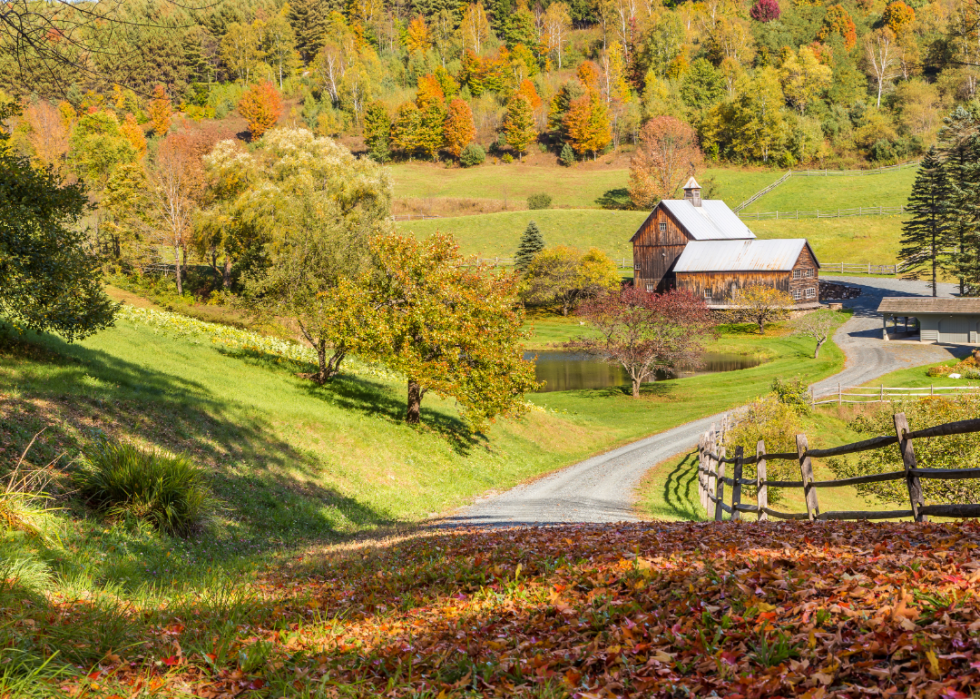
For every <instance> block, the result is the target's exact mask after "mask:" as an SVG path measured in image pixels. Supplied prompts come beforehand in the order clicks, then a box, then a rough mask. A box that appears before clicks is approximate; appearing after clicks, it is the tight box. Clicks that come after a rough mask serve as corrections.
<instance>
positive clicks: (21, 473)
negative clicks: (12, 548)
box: [0, 430, 54, 537]
mask: <svg viewBox="0 0 980 699" xmlns="http://www.w3.org/2000/svg"><path fill="white" fill-rule="evenodd" d="M43 431H44V430H41V432H43ZM40 434H41V433H40V432H39V433H38V434H36V435H34V437H33V439H31V441H30V443H29V444H28V445H27V447H26V448H25V449H24V452H23V453H22V454H21V455H20V458H19V459H18V460H17V464H16V465H15V466H14V468H13V469H12V470H11V471H10V473H8V474H7V476H6V478H5V479H4V481H3V483H2V485H0V531H3V532H6V531H12V532H23V533H25V534H27V535H28V536H31V537H36V536H41V535H42V534H43V532H44V530H45V528H46V526H47V525H48V524H49V514H50V512H51V510H50V509H47V508H44V507H41V503H42V502H44V501H46V500H48V499H50V498H49V496H48V494H47V493H46V492H45V486H46V485H47V483H48V481H49V480H50V476H49V475H48V469H30V468H24V463H25V460H26V459H27V454H28V452H29V451H30V450H31V447H32V446H34V442H35V441H36V440H37V438H38V437H39V436H40ZM53 463H54V462H52V463H51V464H48V467H50V466H52V465H53Z"/></svg>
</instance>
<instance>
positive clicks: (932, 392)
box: [929, 383, 936, 396]
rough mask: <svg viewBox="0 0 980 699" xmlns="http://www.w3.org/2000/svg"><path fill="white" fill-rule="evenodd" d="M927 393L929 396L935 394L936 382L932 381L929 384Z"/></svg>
mask: <svg viewBox="0 0 980 699" xmlns="http://www.w3.org/2000/svg"><path fill="white" fill-rule="evenodd" d="M929 395H930V396H934V395H936V384H934V383H931V384H929Z"/></svg>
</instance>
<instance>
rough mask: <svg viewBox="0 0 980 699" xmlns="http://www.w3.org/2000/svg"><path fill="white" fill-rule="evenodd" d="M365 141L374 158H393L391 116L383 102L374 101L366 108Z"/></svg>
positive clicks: (382, 159) (379, 159)
mask: <svg viewBox="0 0 980 699" xmlns="http://www.w3.org/2000/svg"><path fill="white" fill-rule="evenodd" d="M364 143H365V145H367V147H368V154H369V155H370V156H371V158H372V159H374V160H376V161H378V162H379V163H384V162H387V161H388V160H390V159H391V117H390V116H389V115H388V108H387V107H385V105H384V103H383V102H372V103H371V104H369V105H368V106H367V109H365V110H364Z"/></svg>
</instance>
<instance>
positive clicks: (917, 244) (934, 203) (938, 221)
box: [901, 147, 953, 296]
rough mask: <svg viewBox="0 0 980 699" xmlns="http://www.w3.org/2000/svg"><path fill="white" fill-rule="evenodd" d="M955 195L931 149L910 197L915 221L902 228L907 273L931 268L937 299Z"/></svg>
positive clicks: (937, 155)
mask: <svg viewBox="0 0 980 699" xmlns="http://www.w3.org/2000/svg"><path fill="white" fill-rule="evenodd" d="M952 194H953V189H952V187H951V186H950V183H949V178H948V177H947V174H946V170H945V168H944V166H943V162H942V160H941V159H940V157H939V154H938V153H937V152H936V149H935V147H933V148H930V149H929V152H928V153H926V156H925V157H924V158H923V159H922V163H921V165H920V166H919V173H918V174H917V175H916V177H915V184H914V185H913V186H912V194H911V195H910V196H909V203H908V210H909V212H910V213H911V214H912V218H910V219H909V220H908V221H906V222H905V224H904V225H903V226H902V252H901V258H902V261H903V263H904V266H905V269H917V268H921V267H926V266H928V267H930V268H931V275H932V295H933V296H936V295H937V293H936V281H937V279H938V276H939V272H940V270H941V269H943V268H944V267H945V261H944V256H945V253H946V249H947V247H948V244H949V232H950V227H951V214H953V210H952V208H951V206H950V198H951V196H952Z"/></svg>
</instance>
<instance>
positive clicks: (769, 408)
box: [725, 393, 803, 503]
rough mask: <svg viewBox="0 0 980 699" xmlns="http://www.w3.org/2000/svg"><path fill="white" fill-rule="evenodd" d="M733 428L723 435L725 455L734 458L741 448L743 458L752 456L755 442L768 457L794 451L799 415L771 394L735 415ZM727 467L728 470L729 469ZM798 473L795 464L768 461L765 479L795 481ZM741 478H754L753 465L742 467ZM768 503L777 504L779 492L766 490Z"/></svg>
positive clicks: (751, 491) (793, 462) (754, 450)
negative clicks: (761, 445)
mask: <svg viewBox="0 0 980 699" xmlns="http://www.w3.org/2000/svg"><path fill="white" fill-rule="evenodd" d="M734 418H735V426H734V427H733V428H731V429H729V430H728V432H727V433H726V434H725V447H726V449H727V450H728V456H729V457H732V456H735V447H742V452H743V454H744V455H745V457H746V458H748V457H750V456H755V452H756V446H757V445H758V443H759V440H760V439H761V440H763V441H764V442H765V443H766V451H767V452H768V453H770V454H772V453H777V452H782V453H786V452H795V451H796V435H797V434H799V433H801V432H802V431H803V430H802V426H801V425H800V418H799V415H798V414H797V412H796V411H795V410H793V408H792V406H790V405H788V404H787V403H784V402H782V401H781V400H780V399H779V398H778V397H777V395H776V394H775V393H772V394H769V395H768V396H765V397H763V398H757V399H756V400H755V402H753V403H750V404H749V405H747V406H745V407H744V408H740V409H739V410H738V411H737V412H736V413H735V414H734ZM729 468H730V467H729ZM799 475H800V471H799V467H798V465H797V464H796V462H795V461H783V460H779V461H770V462H769V463H768V469H767V472H766V477H767V478H770V479H772V480H796V479H797V478H799ZM743 477H744V478H748V479H755V477H756V472H755V465H754V464H746V465H745V470H744V471H743ZM754 493H755V489H754V488H749V489H748V490H747V493H746V494H747V495H750V494H751V495H754ZM769 499H770V501H771V502H774V503H776V502H779V501H780V492H779V490H776V489H772V488H770V489H769Z"/></svg>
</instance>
